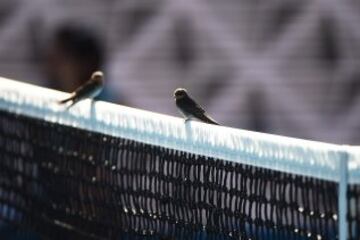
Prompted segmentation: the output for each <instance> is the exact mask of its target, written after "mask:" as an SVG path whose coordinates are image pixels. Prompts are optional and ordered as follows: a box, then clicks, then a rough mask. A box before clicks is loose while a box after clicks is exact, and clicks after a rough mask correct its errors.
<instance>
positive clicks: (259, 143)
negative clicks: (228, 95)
mask: <svg viewBox="0 0 360 240" xmlns="http://www.w3.org/2000/svg"><path fill="white" fill-rule="evenodd" d="M67 96H68V93H63V92H59V91H55V90H51V89H47V88H42V87H38V86H34V85H30V84H26V83H21V82H17V81H14V80H9V79H5V78H0V110H5V111H9V112H14V113H17V114H21V115H25V116H29V117H34V118H38V119H43V120H45V121H50V122H55V123H60V124H64V125H68V126H72V127H78V128H81V129H85V130H89V131H94V132H99V133H103V134H108V135H111V136H115V137H121V138H126V139H131V140H135V141H139V142H143V143H148V144H153V145H156V146H161V147H165V148H170V149H176V150H180V151H185V152H190V153H194V154H198V155H203V156H208V157H213V158H218V159H223V160H228V161H234V162H238V163H241V164H249V165H252V166H257V167H263V168H267V169H272V170H277V171H283V172H289V173H293V174H300V175H304V176H310V177H315V178H319V179H323V180H330V181H335V182H339V181H340V179H341V174H340V173H339V164H340V162H342V161H343V158H344V152H345V153H346V154H345V156H346V158H347V159H348V162H349V164H348V166H347V168H348V182H349V183H360V161H359V158H357V156H360V148H359V147H353V146H343V145H336V144H328V143H322V142H316V141H308V140H302V139H296V138H289V137H282V136H277V135H271V134H264V133H257V132H251V131H246V130H240V129H235V128H229V127H223V126H213V125H209V124H204V123H200V122H195V121H189V122H188V123H186V124H185V123H184V120H183V119H182V118H178V117H172V116H168V115H164V114H158V113H154V112H149V111H144V110H139V109H134V108H129V107H125V106H120V105H116V104H111V103H107V102H102V101H95V102H94V101H90V100H85V101H81V102H79V103H78V104H76V105H74V106H73V107H71V108H70V109H67V108H66V107H64V106H61V105H59V104H58V101H59V100H60V99H63V98H65V97H67ZM169 101H173V99H172V96H171V94H169ZM174 110H175V104H174ZM174 112H175V111H174Z"/></svg>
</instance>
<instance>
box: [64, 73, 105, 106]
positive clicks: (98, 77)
mask: <svg viewBox="0 0 360 240" xmlns="http://www.w3.org/2000/svg"><path fill="white" fill-rule="evenodd" d="M103 87H104V77H103V73H102V72H100V71H96V72H94V73H93V74H92V75H91V78H90V79H89V81H87V82H86V83H84V84H83V85H82V86H80V87H78V88H77V89H76V90H75V91H74V92H72V93H71V95H70V97H68V98H65V99H63V100H61V101H59V103H60V104H65V103H67V102H71V105H70V106H69V107H71V106H72V105H74V104H75V103H77V102H78V101H80V100H83V99H85V98H94V97H96V96H97V95H99V93H100V92H101V91H102V89H103Z"/></svg>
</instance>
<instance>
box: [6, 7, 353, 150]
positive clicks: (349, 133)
mask: <svg viewBox="0 0 360 240" xmlns="http://www.w3.org/2000/svg"><path fill="white" fill-rule="evenodd" d="M30 2H31V3H30ZM5 9H6V10H5ZM0 12H4V13H6V14H4V15H2V17H1V18H0V75H3V76H7V77H12V78H16V79H21V80H26V81H39V80H42V82H40V83H42V84H46V79H43V77H42V72H41V64H40V63H41V56H39V52H41V49H42V46H43V45H44V43H45V42H46V39H47V37H48V36H49V35H51V32H52V29H54V28H56V26H57V24H59V23H61V22H64V21H68V20H69V19H72V20H73V21H78V22H81V23H83V24H86V25H90V26H92V27H94V28H95V29H97V31H99V33H100V34H101V36H103V38H104V40H105V42H106V46H107V67H106V73H107V75H108V78H109V86H111V88H112V89H113V90H114V91H115V93H116V96H118V98H119V99H120V100H125V101H126V102H127V103H129V104H130V105H132V106H135V107H139V108H144V109H147V110H151V111H157V112H163V113H167V114H173V115H175V114H177V111H176V109H175V107H174V104H173V102H172V91H173V89H174V88H176V87H179V86H182V87H186V88H188V90H189V91H190V93H191V94H192V95H194V96H196V98H197V99H199V102H200V103H201V104H202V105H203V106H204V107H206V108H207V109H208V111H209V113H210V114H211V115H212V116H213V117H214V118H215V119H217V120H218V121H219V122H221V123H223V124H225V125H229V126H233V127H240V128H247V129H254V130H258V131H265V132H271V133H276V134H283V135H289V136H295V137H301V138H309V139H315V140H323V141H329V142H336V143H348V144H350V143H351V144H359V143H360V79H359V76H360V74H359V73H360V66H359V63H360V41H359V40H360V2H359V1H356V0H353V1H350V0H344V1H340V0H304V1H295V0H276V1H268V0H262V1H261V0H242V1H240V0H222V1H214V0H181V1H179V0H122V1H114V0H103V1H100V0H72V1H70V0H57V1H55V0H36V1H26V0H17V1H14V0H2V1H1V4H0Z"/></svg>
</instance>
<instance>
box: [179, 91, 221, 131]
mask: <svg viewBox="0 0 360 240" xmlns="http://www.w3.org/2000/svg"><path fill="white" fill-rule="evenodd" d="M174 98H175V103H176V106H177V107H178V109H179V110H180V112H181V113H182V114H183V115H184V117H185V122H187V121H188V120H190V119H191V118H196V119H198V120H200V121H202V122H205V123H209V124H214V125H220V124H219V123H217V122H216V121H215V120H214V119H212V118H211V117H210V116H209V115H207V113H206V112H205V110H204V109H203V108H202V107H201V106H200V105H199V104H197V103H196V102H195V101H194V100H193V99H192V98H191V97H190V96H189V94H188V93H187V90H186V89H185V88H177V89H176V90H175V91H174Z"/></svg>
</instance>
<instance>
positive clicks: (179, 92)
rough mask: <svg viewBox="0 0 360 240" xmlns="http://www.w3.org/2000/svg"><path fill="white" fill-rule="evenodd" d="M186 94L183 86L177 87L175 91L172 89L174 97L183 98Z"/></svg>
mask: <svg viewBox="0 0 360 240" xmlns="http://www.w3.org/2000/svg"><path fill="white" fill-rule="evenodd" d="M186 96H188V94H187V91H186V89H185V88H177V89H176V90H175V91H174V98H175V99H181V98H184V97H186Z"/></svg>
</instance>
